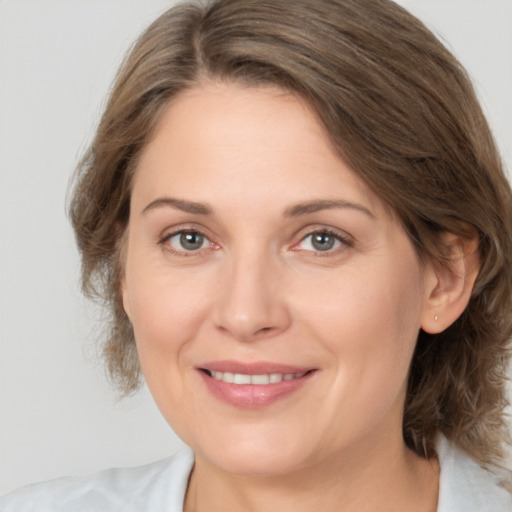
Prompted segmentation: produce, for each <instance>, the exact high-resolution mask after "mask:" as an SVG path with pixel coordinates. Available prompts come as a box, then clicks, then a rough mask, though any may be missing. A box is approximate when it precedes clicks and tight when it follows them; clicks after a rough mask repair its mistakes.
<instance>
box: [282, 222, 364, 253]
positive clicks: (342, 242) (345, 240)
mask: <svg viewBox="0 0 512 512" xmlns="http://www.w3.org/2000/svg"><path fill="white" fill-rule="evenodd" d="M315 235H322V236H328V237H332V238H333V239H334V241H335V243H338V246H337V247H334V248H329V249H327V250H325V251H322V250H319V249H317V250H315V249H314V248H313V249H312V250H309V249H306V251H307V252H310V253H312V255H314V256H315V257H329V256H337V255H339V254H340V253H342V252H344V251H346V250H347V249H348V248H350V247H352V246H353V245H354V241H353V239H352V238H351V237H350V236H349V235H347V234H344V235H342V234H340V233H339V232H338V231H334V230H332V229H328V228H318V229H313V230H311V231H308V233H307V234H306V235H304V236H303V237H302V238H301V239H300V241H299V242H298V243H296V244H294V245H293V246H292V250H295V251H300V250H301V249H300V248H299V247H298V246H299V245H301V244H302V243H304V241H305V240H307V239H308V238H311V237H313V236H315ZM310 243H311V244H313V242H312V241H311V242H310Z"/></svg>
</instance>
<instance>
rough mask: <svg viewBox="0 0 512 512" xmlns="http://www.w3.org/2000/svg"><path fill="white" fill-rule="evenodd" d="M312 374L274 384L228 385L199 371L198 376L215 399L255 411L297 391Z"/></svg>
mask: <svg viewBox="0 0 512 512" xmlns="http://www.w3.org/2000/svg"><path fill="white" fill-rule="evenodd" d="M313 373H314V372H310V373H307V374H306V375H304V376H302V377H299V378H296V379H292V380H283V381H281V382H276V383H274V384H262V385H258V384H230V383H228V382H224V381H222V380H216V379H214V378H213V377H210V376H209V375H207V374H206V373H205V372H203V371H200V370H199V375H200V376H201V378H202V379H203V382H204V383H205V384H206V386H207V387H208V390H209V391H210V392H211V393H212V394H213V395H214V396H215V397H217V398H219V399H220V400H222V401H223V402H226V403H228V404H230V405H233V406H235V407H242V408H246V409H257V408H262V407H266V406H268V405H271V404H273V403H274V402H277V401H278V400H281V399H283V398H285V397H287V396H289V395H291V394H292V393H294V392H295V391H297V390H299V389H300V388H301V387H302V386H303V385H304V384H305V383H306V382H307V381H308V380H309V379H310V378H311V376H312V374H313Z"/></svg>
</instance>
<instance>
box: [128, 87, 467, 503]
mask: <svg viewBox="0 0 512 512" xmlns="http://www.w3.org/2000/svg"><path fill="white" fill-rule="evenodd" d="M169 198H173V201H174V200H175V199H178V200H180V201H187V202H193V203H194V204H196V203H199V204H200V205H202V207H204V211H200V210H201V209H200V208H199V209H198V208H197V204H196V208H195V211H191V209H190V207H189V206H187V205H184V203H177V202H176V201H174V202H172V204H171V202H169V201H168V199H169ZM312 201H317V202H318V201H338V202H340V201H343V204H341V203H337V205H336V206H333V205H332V204H330V206H331V207H328V208H327V207H325V206H326V203H323V207H321V206H318V205H317V209H316V211H310V210H311V208H310V209H308V208H304V207H302V208H298V207H297V205H299V204H301V205H303V204H304V203H309V202H312ZM294 208H295V209H294ZM185 210H189V211H185ZM206 210H207V211H208V213H207V212H206ZM127 230H128V231H127V236H126V243H127V247H126V251H125V253H126V261H125V274H124V276H123V279H122V294H123V302H124V307H125V310H126V312H127V314H128V316H129V317H130V320H131V321H132V324H133V327H134V331H135V337H136V341H137V348H138V352H139V357H140V362H141V366H142V369H143V372H144V375H145V378H146V380H147V383H148V386H149V388H150V390H151V392H152V394H153V397H154V399H155V401H156V403H157V405H158V406H159V408H160V410H161V411H162V413H163V415H164V416H165V418H166V419H167V421H168V422H169V424H170V425H171V426H172V427H173V429H175V431H176V432H177V434H178V435H179V436H180V437H182V439H183V440H184V441H185V442H186V443H187V444H188V445H189V446H190V447H191V448H192V449H193V450H194V452H195V454H196V463H195V467H194V470H193V473H192V476H191V479H190V482H189V489H188V493H187V499H186V503H185V510H186V511H191V510H196V511H202V510H210V511H212V510H213V511H216V510H222V511H229V510H254V511H256V510H280V511H286V510H294V511H295V512H297V511H300V510H323V511H330V510H333V511H334V510H336V511H340V510H343V511H352V510H354V511H355V510H357V511H358V512H364V511H365V510H379V511H388V510H389V511H391V510H409V511H429V510H430V511H433V510H435V509H436V503H437V486H438V466H437V462H436V461H430V462H428V461H425V460H423V459H421V458H419V457H418V456H416V455H415V454H413V453H412V452H411V451H409V450H408V449H407V448H406V446H405V444H404V442H403V439H402V434H401V424H402V416H403V403H404V397H405V390H406V382H407V375H408V370H409V364H410V361H411V358H412V354H413V350H414V346H415V342H416V338H417V334H418V331H419V329H420V328H421V327H422V326H423V327H424V328H425V329H427V330H429V331H430V332H435V331H436V330H437V331H439V330H442V329H443V328H444V327H445V326H446V325H447V324H449V323H451V321H452V320H453V319H455V317H456V316H457V315H458V314H460V311H461V310H462V309H463V306H464V302H465V301H466V298H465V297H466V295H467V293H466V291H465V290H466V288H467V286H466V288H465V287H464V286H465V285H464V283H466V285H467V283H468V280H460V279H453V278H451V280H450V279H449V278H446V279H444V277H443V273H442V272H440V271H436V270H434V268H433V267H431V266H424V265H422V264H421V263H420V261H419V259H418V257H417V255H416V253H415V250H414V248H413V246H412V244H411V242H410V240H409V239H408V237H407V235H406V234H405V232H404V231H403V229H402V227H401V226H400V224H399V223H398V222H397V220H396V219H395V218H394V217H393V215H392V213H390V211H389V209H387V208H386V207H385V206H384V205H383V204H382V202H381V201H380V200H379V198H378V197H377V196H376V195H375V194H373V193H372V192H371V191H370V190H369V188H368V187H367V186H366V185H365V184H364V183H363V182H362V181H361V180H360V179H359V178H358V177H357V176H356V175H355V174H354V173H353V172H352V171H351V170H350V169H349V168H348V167H347V166H346V164H345V163H344V162H343V161H342V160H341V159H340V157H339V156H338V155H337V153H336V152H335V151H334V149H333V148H332V146H331V144H330V142H329V140H328V137H327V134H326V133H325V130H324V128H323V127H322V125H321V124H320V123H319V121H318V120H317V118H316V117H315V115H314V114H313V112H312V111H311V110H310V109H309V108H308V107H307V105H306V104H305V103H304V102H303V101H301V100H300V99H298V98H297V97H295V96H293V95H291V94H288V93H285V92H283V91H280V90H279V89H275V88H271V87H258V88H249V87H242V86H239V85H234V84H216V83H213V84H207V85H204V86H202V87H198V88H196V89H192V90H189V91H187V92H185V93H183V94H182V95H181V96H179V97H178V98H175V99H174V100H173V101H172V103H170V105H169V106H168V107H167V109H166V110H165V112H164V114H163V116H162V117H161V119H160V120H159V122H158V125H157V127H156V130H155V132H154V134H153V136H152V139H151V141H150V142H149V144H148V145H147V147H146V148H145V149H144V151H143V152H142V156H141V160H140V163H139V166H138V169H137V171H136V175H135V178H134V182H133V190H132V201H131V213H130V222H129V226H128V228H127ZM180 230H181V231H180ZM183 230H186V231H189V232H190V231H193V232H195V233H200V234H201V235H202V236H204V237H205V238H204V239H202V240H203V243H202V245H201V246H200V248H199V249H197V250H188V249H187V248H184V246H183V245H182V244H181V242H180V240H181V238H180V232H182V231H183ZM326 232H327V234H328V236H331V237H333V238H332V240H333V241H334V246H333V248H332V249H329V250H322V251H321V250H318V248H317V246H314V245H313V244H312V236H311V233H317V234H318V233H320V234H321V233H324V234H325V233H326ZM196 236H198V235H196ZM196 239H197V238H196ZM200 240H201V239H200ZM453 245H454V247H458V244H457V240H454V241H453ZM457 261H459V262H462V263H460V265H464V258H462V257H461V258H460V259H459V260H457ZM458 270H459V271H461V272H463V271H464V269H463V268H460V269H458ZM445 274H446V273H445ZM462 281H464V283H462ZM469 281H470V280H469ZM434 316H436V317H437V318H436V320H433V319H434ZM218 360H236V361H242V362H261V361H265V362H274V363H281V364H288V365H294V366H299V367H306V368H313V369H314V370H315V371H314V372H313V374H312V375H311V376H310V378H309V379H308V380H307V382H306V383H305V384H304V385H303V386H302V387H301V388H300V389H298V390H297V391H295V392H293V393H291V394H290V395H287V396H286V397H284V398H282V399H280V400H277V401H276V402H275V403H272V404H271V405H268V406H265V407H260V408H243V407H236V406H233V405H231V404H228V403H225V402H223V401H222V400H219V399H218V398H216V397H215V396H213V395H212V393H211V392H210V391H209V390H208V388H207V386H205V384H204V379H203V378H202V377H201V375H200V372H199V371H198V369H197V368H198V367H200V366H201V365H203V364H205V363H206V362H208V361H218Z"/></svg>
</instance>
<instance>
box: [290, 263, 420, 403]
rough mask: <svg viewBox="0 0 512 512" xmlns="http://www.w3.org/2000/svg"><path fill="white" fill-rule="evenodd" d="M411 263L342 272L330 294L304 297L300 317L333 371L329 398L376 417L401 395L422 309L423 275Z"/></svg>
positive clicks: (329, 288)
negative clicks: (343, 396)
mask: <svg viewBox="0 0 512 512" xmlns="http://www.w3.org/2000/svg"><path fill="white" fill-rule="evenodd" d="M412 261H413V263H412V264H407V262H404V263H403V264H401V265H400V266H399V268H396V265H395V264H394V265H390V264H387V265H379V266H375V267H374V268H373V269H371V270H369V269H366V271H365V272H358V271H354V272H345V273H343V276H342V278H341V277H340V279H339V280H337V281H336V280H331V282H330V284H329V287H328V290H329V291H328V293H326V292H325V289H323V290H322V293H319V291H320V290H318V289H317V290H314V289H310V290H309V293H307V294H305V295H304V297H306V298H305V300H304V302H303V303H302V305H301V308H300V309H301V311H302V313H301V316H302V318H307V319H309V320H308V323H309V325H310V326H314V328H316V329H317V334H318V335H319V337H320V338H321V339H322V340H324V345H325V348H326V349H327V350H328V351H329V352H330V353H331V356H332V357H331V359H332V361H333V364H334V365H336V371H335V372H333V375H334V377H333V380H334V381H333V386H332V389H333V392H334V390H340V389H342V390H344V392H347V393H348V394H349V395H350V398H348V399H349V400H350V401H351V403H352V404H353V405H354V407H359V406H362V407H375V408H376V411H377V409H378V410H380V409H382V408H385V407H387V406H388V405H389V404H390V403H391V402H393V401H395V400H396V399H397V398H398V397H399V396H401V395H402V394H403V392H404V391H405V390H404V386H405V383H406V381H407V375H408V370H409V365H410V361H411V359H412V354H413V351H414V347H415V344H416V339H417V335H418V332H419V328H420V319H421V311H422V305H423V291H422V287H421V273H420V271H419V269H418V266H417V265H416V264H415V262H414V260H412ZM311 297H317V300H314V301H312V300H311ZM335 400H337V401H339V397H337V396H334V394H333V401H335ZM333 405H334V404H333Z"/></svg>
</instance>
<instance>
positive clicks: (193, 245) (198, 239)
mask: <svg viewBox="0 0 512 512" xmlns="http://www.w3.org/2000/svg"><path fill="white" fill-rule="evenodd" d="M203 241H204V237H203V235H200V234H199V233H182V234H181V236H180V243H181V246H182V247H183V248H184V249H187V250H189V251H193V250H195V249H200V248H201V246H202V245H203Z"/></svg>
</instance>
